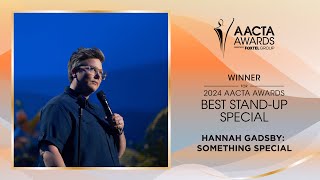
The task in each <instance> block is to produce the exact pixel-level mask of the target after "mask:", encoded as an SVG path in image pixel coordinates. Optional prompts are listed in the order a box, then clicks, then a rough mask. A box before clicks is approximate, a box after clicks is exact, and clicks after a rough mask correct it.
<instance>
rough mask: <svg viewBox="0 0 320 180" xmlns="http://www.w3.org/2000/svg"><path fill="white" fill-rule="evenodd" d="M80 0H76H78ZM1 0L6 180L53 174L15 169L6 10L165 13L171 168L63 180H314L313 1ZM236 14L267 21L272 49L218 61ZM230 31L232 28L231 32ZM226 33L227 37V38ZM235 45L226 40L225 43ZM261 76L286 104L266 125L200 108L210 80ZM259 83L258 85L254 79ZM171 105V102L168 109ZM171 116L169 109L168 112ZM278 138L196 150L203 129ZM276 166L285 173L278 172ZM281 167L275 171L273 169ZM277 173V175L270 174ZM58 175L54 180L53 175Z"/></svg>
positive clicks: (316, 71) (317, 69)
mask: <svg viewBox="0 0 320 180" xmlns="http://www.w3.org/2000/svg"><path fill="white" fill-rule="evenodd" d="M75 2H77V3H75ZM2 4H3V6H1V8H2V9H1V14H0V15H1V17H2V18H3V21H1V24H0V25H1V27H5V28H2V29H1V34H0V35H1V37H0V39H1V40H2V41H3V43H2V44H1V47H0V52H1V54H2V55H1V66H0V68H1V73H3V74H1V78H2V79H1V83H2V85H3V86H2V87H3V91H2V92H3V93H1V118H2V121H1V122H2V124H1V126H0V128H1V129H0V132H1V137H5V138H3V139H2V141H1V151H2V152H1V157H0V160H1V161H0V165H1V171H3V173H2V174H3V175H4V177H7V178H9V177H14V178H19V179H41V178H43V177H48V178H49V179H50V178H51V176H52V175H57V173H56V170H51V171H30V170H12V169H11V168H10V167H11V166H12V162H11V161H12V160H11V157H10V147H11V146H10V145H11V141H10V139H9V137H11V133H12V132H11V130H10V124H11V122H12V119H11V107H10V105H11V104H12V102H11V99H10V97H12V94H11V89H10V88H9V87H10V82H11V79H10V73H11V68H10V67H11V45H12V42H11V37H10V36H11V35H12V12H13V11H22V10H97V9H98V10H112V11H118V10H153V11H168V12H169V15H170V37H171V42H170V43H169V45H170V46H169V47H170V49H171V63H170V66H171V70H170V72H169V73H170V77H169V78H170V98H171V103H170V106H171V108H170V110H171V117H170V118H171V132H172V133H171V147H172V156H171V162H172V164H171V166H172V167H171V168H170V169H167V170H152V169H149V170H148V171H146V170H144V169H139V170H129V169H125V170H121V171H109V170H108V171H101V170H92V171H85V170H84V171H76V172H75V171H63V172H61V171H60V172H59V178H71V177H72V178H74V177H76V178H79V179H88V178H90V179H111V178H120V179H125V178H130V179H141V178H144V179H177V178H179V179H180V178H181V179H182V178H183V179H195V178H198V179H199V178H201V179H221V177H223V178H225V179H232V178H233V179H237V178H238V179H250V178H254V177H255V176H256V175H263V174H264V173H268V172H269V174H267V175H268V176H265V177H263V178H261V179H301V178H305V179H318V178H319V171H318V167H319V165H320V158H319V155H318V154H319V149H320V144H319V140H320V133H319V132H320V123H319V116H318V112H319V110H320V101H319V95H320V84H319V83H318V82H317V79H318V78H319V77H320V61H318V59H319V55H318V51H317V47H318V42H319V41H320V37H319V35H318V32H319V31H320V24H318V23H316V22H317V20H318V18H319V16H320V14H319V12H318V7H319V3H318V2H316V1H295V2H292V1H281V2H279V1H275V0H272V1H268V2H263V3H260V2H257V1H254V0H249V1H236V2H235V1H231V0H227V1H209V0H207V1H197V2H195V1H190V0H187V1H185V0H177V1H174V2H164V1H153V2H150V1H143V0H140V1H135V2H131V1H125V2H116V1H99V0H95V1H91V2H90V3H86V2H84V1H68V2H63V3H62V1H52V2H46V3H44V2H42V3H38V2H37V1H29V2H28V3H27V2H24V1H11V2H10V3H9V2H3V3H2ZM221 18H223V19H232V18H235V24H234V25H233V28H234V27H236V25H240V26H246V25H250V26H253V25H271V26H272V27H273V30H274V32H275V42H276V44H275V46H276V49H275V50H274V51H244V50H241V49H233V48H232V47H231V45H232V43H231V42H232V40H230V41H228V42H227V45H226V54H225V57H224V58H222V54H221V52H220V49H219V44H218V39H217V36H216V34H215V32H214V30H213V27H216V26H217V22H218V20H219V19H221ZM232 31H234V29H231V32H232ZM232 38H234V37H232V35H230V36H229V39H232ZM230 43H231V44H230ZM231 72H235V73H248V72H250V73H260V74H261V75H262V77H264V79H263V83H264V84H269V83H272V84H282V85H284V87H283V88H284V89H285V91H286V95H287V97H286V99H288V101H289V105H288V106H287V108H286V109H285V110H283V111H276V112H273V113H268V115H269V116H270V119H272V121H271V122H270V123H268V124H264V125H261V124H259V123H258V124H255V123H251V124H249V125H248V124H231V123H229V124H222V123H219V122H218V120H217V117H218V112H216V111H207V112H204V111H201V109H200V106H199V103H200V99H201V98H202V95H203V93H202V91H203V89H204V87H203V86H204V85H206V84H220V83H221V84H228V83H229V82H228V81H227V80H226V78H225V76H226V74H228V73H231ZM253 85H259V84H253ZM170 106H169V107H170ZM169 115H170V114H169ZM227 132H228V133H230V132H232V133H234V134H243V133H246V134H258V133H260V134H268V133H276V134H283V135H284V136H285V138H286V141H285V142H283V143H284V144H290V145H291V146H292V148H293V149H294V151H292V152H291V153H283V152H282V153H280V152H279V153H274V152H272V153H267V152H261V153H228V152H223V153H221V152H220V153H218V152H217V153H214V152H212V153H205V154H202V153H195V149H194V147H195V145H196V144H199V143H200V137H201V136H200V135H201V134H205V133H210V134H218V133H227ZM281 168H282V169H281ZM274 170H279V171H274ZM273 172H274V173H273ZM53 178H54V177H52V179H53Z"/></svg>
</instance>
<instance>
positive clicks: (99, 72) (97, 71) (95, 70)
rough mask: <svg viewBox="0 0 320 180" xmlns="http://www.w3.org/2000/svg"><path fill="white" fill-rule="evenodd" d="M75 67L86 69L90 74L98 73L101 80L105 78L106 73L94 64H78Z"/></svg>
mask: <svg viewBox="0 0 320 180" xmlns="http://www.w3.org/2000/svg"><path fill="white" fill-rule="evenodd" d="M76 69H84V70H85V71H87V72H88V73H90V74H93V75H96V74H99V76H100V77H101V79H102V80H105V79H106V77H107V73H105V72H103V70H102V69H98V68H96V67H94V66H81V65H80V66H78V67H77V68H76Z"/></svg>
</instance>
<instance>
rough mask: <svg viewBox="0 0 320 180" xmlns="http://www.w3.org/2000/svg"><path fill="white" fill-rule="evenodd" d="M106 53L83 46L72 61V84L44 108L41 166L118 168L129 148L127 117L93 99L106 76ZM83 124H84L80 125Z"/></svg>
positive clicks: (39, 140)
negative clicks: (109, 111) (108, 110)
mask: <svg viewBox="0 0 320 180" xmlns="http://www.w3.org/2000/svg"><path fill="white" fill-rule="evenodd" d="M104 59H105V57H104V54H103V53H102V51H101V50H100V49H97V48H79V49H78V50H77V51H75V52H74V53H73V54H72V56H71V58H70V60H69V63H68V78H69V81H70V86H69V87H66V89H65V92H64V93H63V94H61V95H58V96H56V97H54V98H53V99H51V100H50V101H49V102H48V103H47V104H46V105H45V106H44V107H43V108H42V110H41V117H40V123H41V124H40V135H39V139H38V146H39V153H40V158H39V166H41V167H42V166H49V167H52V166H53V167H54V166H59V167H65V166H66V167H114V166H120V163H119V158H120V157H121V156H122V155H123V153H124V151H125V148H126V139H125V135H124V133H123V128H124V120H123V117H122V116H121V115H119V114H116V113H115V114H113V115H112V117H111V118H110V117H106V116H105V113H104V112H103V109H102V108H101V107H99V106H98V105H95V104H93V103H91V102H90V101H89V96H90V95H91V94H92V93H94V92H95V91H96V90H97V89H98V88H99V86H100V84H101V82H102V81H103V80H104V79H105V78H106V74H105V73H104V71H103V70H102V63H103V62H104ZM79 124H80V125H79Z"/></svg>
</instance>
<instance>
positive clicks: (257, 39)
mask: <svg viewBox="0 0 320 180" xmlns="http://www.w3.org/2000/svg"><path fill="white" fill-rule="evenodd" d="M233 23H234V18H233V19H232V22H231V23H230V25H229V26H227V27H226V26H225V23H224V21H223V19H220V20H219V21H218V26H217V27H215V28H214V30H215V32H216V33H217V36H218V38H219V43H220V49H221V52H222V54H223V57H224V53H225V50H226V41H227V37H228V33H229V31H230V29H231V26H232V25H233ZM226 28H227V29H226ZM223 31H224V32H225V33H224V32H223ZM233 36H234V38H235V40H234V43H233V46H234V48H243V49H245V50H273V49H275V46H274V44H275V39H274V36H275V35H274V31H273V29H272V27H271V26H245V27H240V26H237V27H236V29H235V30H234V33H233Z"/></svg>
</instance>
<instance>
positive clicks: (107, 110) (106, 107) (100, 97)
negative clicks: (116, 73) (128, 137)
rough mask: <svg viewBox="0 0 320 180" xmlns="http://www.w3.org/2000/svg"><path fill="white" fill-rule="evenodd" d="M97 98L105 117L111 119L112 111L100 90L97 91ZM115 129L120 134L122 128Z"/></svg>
mask: <svg viewBox="0 0 320 180" xmlns="http://www.w3.org/2000/svg"><path fill="white" fill-rule="evenodd" d="M97 98H98V100H99V101H100V103H101V105H102V107H103V110H104V112H105V113H106V116H107V119H109V121H112V115H113V113H112V110H111V108H110V106H109V103H108V101H107V97H106V95H105V94H104V92H103V91H102V90H101V91H99V92H98V93H97ZM117 130H118V133H119V134H122V129H117Z"/></svg>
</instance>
